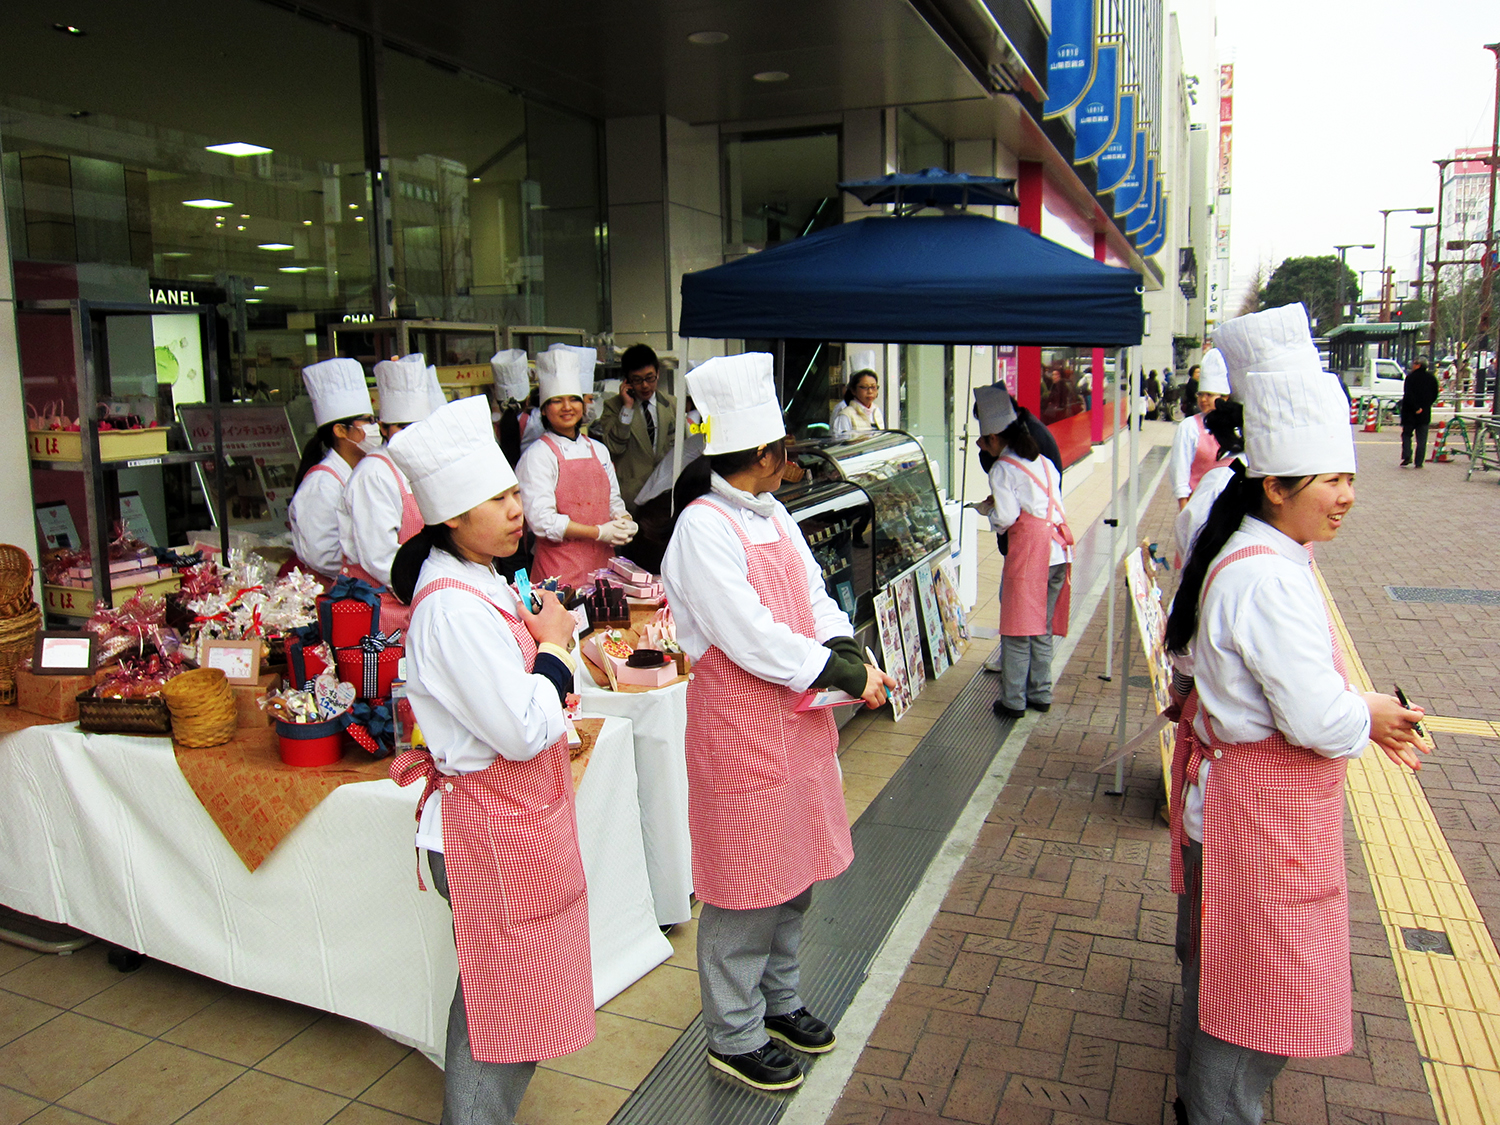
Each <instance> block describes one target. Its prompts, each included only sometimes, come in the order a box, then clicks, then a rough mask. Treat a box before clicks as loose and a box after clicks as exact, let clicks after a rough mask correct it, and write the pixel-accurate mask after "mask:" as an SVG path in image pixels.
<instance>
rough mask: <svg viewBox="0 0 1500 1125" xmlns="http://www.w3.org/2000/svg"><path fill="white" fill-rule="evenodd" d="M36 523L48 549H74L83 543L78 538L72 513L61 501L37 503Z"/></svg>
mask: <svg viewBox="0 0 1500 1125" xmlns="http://www.w3.org/2000/svg"><path fill="white" fill-rule="evenodd" d="M36 523H37V527H38V528H39V529H40V530H41V533H42V541H43V542H44V543H45V544H46V545H47V547H48V548H49V549H50V548H56V547H62V548H65V549H69V550H76V549H77V548H79V547H81V546H82V545H83V541H82V540H81V539H79V538H78V527H77V525H75V524H74V523H73V514H72V513H71V512H69V511H68V506H67V505H66V504H64V503H62V502H61V501H58V502H57V503H55V504H38V505H37V506H36Z"/></svg>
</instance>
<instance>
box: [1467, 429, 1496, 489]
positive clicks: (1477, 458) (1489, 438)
mask: <svg viewBox="0 0 1500 1125" xmlns="http://www.w3.org/2000/svg"><path fill="white" fill-rule="evenodd" d="M1473 423H1474V437H1473V439H1472V441H1471V443H1470V445H1469V471H1468V472H1467V473H1465V474H1464V480H1469V479H1470V478H1471V477H1473V475H1474V470H1475V469H1478V470H1479V471H1480V472H1482V473H1487V472H1489V471H1490V470H1491V469H1496V470H1500V418H1493V417H1485V418H1475V419H1473Z"/></svg>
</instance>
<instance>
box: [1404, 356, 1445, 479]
mask: <svg viewBox="0 0 1500 1125" xmlns="http://www.w3.org/2000/svg"><path fill="white" fill-rule="evenodd" d="M1437 397H1438V383H1437V379H1436V378H1434V377H1433V374H1432V372H1431V371H1428V370H1427V361H1426V360H1424V359H1418V360H1415V361H1414V362H1413V363H1412V365H1411V370H1410V371H1408V372H1407V373H1406V382H1405V386H1404V389H1403V390H1402V392H1401V464H1403V465H1410V464H1411V454H1412V449H1411V442H1412V438H1413V437H1415V438H1416V439H1417V468H1419V469H1420V468H1421V467H1422V461H1423V460H1424V459H1425V458H1426V456H1427V427H1428V426H1430V425H1432V404H1433V403H1434V402H1436V401H1437Z"/></svg>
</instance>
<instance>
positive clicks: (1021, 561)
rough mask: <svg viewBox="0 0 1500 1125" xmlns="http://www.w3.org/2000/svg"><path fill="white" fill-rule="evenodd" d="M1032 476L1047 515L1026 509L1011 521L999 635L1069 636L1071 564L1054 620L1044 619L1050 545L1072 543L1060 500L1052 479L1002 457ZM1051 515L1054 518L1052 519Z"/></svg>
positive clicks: (1053, 613)
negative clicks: (1042, 499) (1042, 493)
mask: <svg viewBox="0 0 1500 1125" xmlns="http://www.w3.org/2000/svg"><path fill="white" fill-rule="evenodd" d="M1002 460H1004V461H1007V462H1009V463H1010V464H1012V465H1014V466H1015V467H1016V468H1018V469H1020V470H1021V472H1023V473H1025V474H1026V475H1027V476H1028V477H1030V478H1031V479H1032V480H1033V481H1034V482H1035V483H1036V485H1037V487H1038V488H1040V489H1041V490H1042V491H1043V492H1045V493H1046V494H1047V518H1046V519H1038V518H1037V517H1036V516H1034V515H1032V514H1031V513H1030V512H1028V511H1026V510H1025V509H1024V508H1023V509H1022V510H1021V517H1020V519H1018V520H1016V522H1015V523H1013V524H1011V526H1010V535H1009V548H1008V549H1007V551H1006V554H1005V569H1004V570H1003V571H1002V572H1001V575H1000V635H1001V636H1002V637H1040V636H1043V635H1044V634H1047V633H1051V634H1053V635H1054V636H1058V637H1065V636H1067V635H1068V609H1069V607H1070V605H1071V604H1072V601H1073V568H1072V566H1071V565H1069V567H1068V570H1067V573H1066V575H1065V577H1064V578H1063V586H1062V592H1061V593H1059V594H1058V595H1057V605H1056V607H1055V608H1054V609H1053V612H1052V620H1051V621H1050V622H1049V621H1048V620H1047V577H1048V572H1049V571H1050V570H1051V563H1052V544H1053V543H1060V544H1062V545H1063V546H1064V547H1071V546H1072V545H1073V533H1072V532H1071V531H1069V530H1068V523H1067V519H1066V517H1065V516H1064V515H1063V510H1062V505H1060V504H1059V503H1058V502H1057V499H1056V497H1054V496H1053V495H1052V484H1051V482H1050V481H1048V480H1047V478H1046V476H1045V475H1043V476H1041V477H1038V476H1037V475H1036V474H1035V473H1034V472H1032V471H1031V470H1030V469H1028V468H1027V467H1026V466H1025V465H1024V464H1022V463H1021V462H1020V461H1019V460H1017V459H1016V458H1014V457H1005V458H1002ZM1054 516H1055V517H1056V518H1055V519H1054Z"/></svg>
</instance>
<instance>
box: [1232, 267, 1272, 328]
mask: <svg viewBox="0 0 1500 1125" xmlns="http://www.w3.org/2000/svg"><path fill="white" fill-rule="evenodd" d="M1265 288H1266V263H1265V262H1256V263H1255V272H1254V273H1252V274H1251V275H1250V280H1249V282H1248V283H1247V284H1246V285H1245V295H1244V296H1243V297H1241V298H1240V307H1239V311H1238V312H1236V313H1235V314H1234V315H1235V316H1249V315H1250V314H1251V313H1257V312H1260V295H1261V293H1263V292H1264V291H1265Z"/></svg>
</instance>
